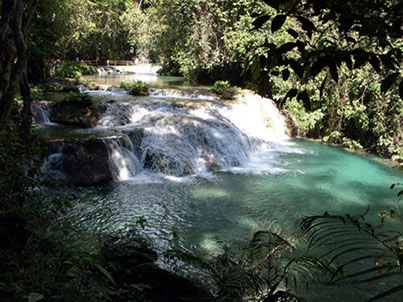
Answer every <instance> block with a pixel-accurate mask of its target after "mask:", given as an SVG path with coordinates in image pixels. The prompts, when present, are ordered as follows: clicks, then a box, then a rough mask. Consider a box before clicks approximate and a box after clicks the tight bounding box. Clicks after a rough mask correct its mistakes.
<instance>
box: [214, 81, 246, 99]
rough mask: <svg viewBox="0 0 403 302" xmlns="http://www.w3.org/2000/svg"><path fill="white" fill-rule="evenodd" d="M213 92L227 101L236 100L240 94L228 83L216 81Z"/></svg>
mask: <svg viewBox="0 0 403 302" xmlns="http://www.w3.org/2000/svg"><path fill="white" fill-rule="evenodd" d="M211 91H212V92H214V93H215V94H217V95H218V96H219V97H220V98H222V99H226V100H231V99H234V98H235V96H236V95H238V94H239V90H238V88H236V87H233V86H231V84H230V83H229V82H228V81H216V82H215V83H214V85H213V87H211Z"/></svg>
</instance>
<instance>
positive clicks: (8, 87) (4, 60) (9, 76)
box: [0, 0, 38, 125]
mask: <svg viewBox="0 0 403 302" xmlns="http://www.w3.org/2000/svg"><path fill="white" fill-rule="evenodd" d="M37 2H38V1H37V0H33V1H32V2H31V6H30V7H29V8H27V9H26V11H27V12H28V13H27V14H25V15H24V4H23V1H22V0H4V1H3V4H2V8H1V20H0V45H1V46H2V47H1V49H0V124H2V125H4V124H6V123H7V121H8V120H9V118H10V112H11V109H12V107H13V104H14V99H15V94H16V92H17V89H18V87H20V88H21V93H22V95H23V100H24V109H23V112H24V113H27V115H29V114H30V108H29V109H28V106H29V107H30V106H31V100H30V92H29V85H28V79H27V76H26V70H27V63H28V48H27V31H28V25H29V23H30V21H31V18H32V15H33V13H34V11H35V8H36V5H37Z"/></svg>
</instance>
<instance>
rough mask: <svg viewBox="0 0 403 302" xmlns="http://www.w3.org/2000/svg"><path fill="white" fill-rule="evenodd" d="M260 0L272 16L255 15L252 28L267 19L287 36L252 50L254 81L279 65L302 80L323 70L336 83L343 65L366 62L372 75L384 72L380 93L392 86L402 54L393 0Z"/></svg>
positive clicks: (356, 66)
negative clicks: (346, 0)
mask: <svg viewBox="0 0 403 302" xmlns="http://www.w3.org/2000/svg"><path fill="white" fill-rule="evenodd" d="M264 2H265V3H266V4H268V5H269V6H271V7H272V8H274V9H275V10H276V11H277V13H278V14H277V15H276V16H275V17H274V18H272V16H271V13H267V12H266V11H264V12H262V13H260V14H259V15H258V17H257V19H256V20H255V21H254V25H255V28H257V29H258V28H262V27H264V26H265V24H266V23H267V22H268V21H269V20H271V31H272V32H273V33H274V32H277V31H278V30H279V29H280V28H281V29H283V31H287V33H288V34H289V37H290V39H289V41H286V42H285V43H268V42H266V43H264V44H262V46H261V49H260V50H258V51H255V55H254V58H253V60H252V61H251V62H252V64H251V69H252V73H253V77H254V78H255V80H257V81H261V82H264V81H267V80H268V78H270V77H271V76H276V73H277V72H278V70H276V68H278V67H281V68H282V69H284V70H288V72H294V73H295V74H296V75H297V76H298V78H299V79H300V80H301V81H302V82H304V81H305V80H306V79H308V78H315V77H316V76H317V75H318V74H319V73H320V72H321V71H322V70H326V71H327V72H328V74H329V77H331V78H332V79H333V81H334V82H335V83H338V81H339V77H340V72H341V69H342V67H343V66H347V68H349V70H355V69H359V68H361V67H362V66H363V65H365V64H370V65H371V67H372V68H373V70H374V71H375V72H376V73H378V74H380V75H382V76H386V77H385V78H384V79H383V80H382V86H381V92H382V93H384V92H386V91H387V90H388V89H389V88H390V87H391V86H392V85H395V86H396V87H397V86H398V84H397V83H398V82H399V81H401V75H400V72H399V62H400V61H401V56H402V51H401V45H399V43H401V42H399V38H400V37H401V36H402V34H403V32H402V29H401V27H400V25H399V24H400V23H401V20H400V19H401V18H400V17H401V16H400V15H399V13H396V12H397V11H400V9H401V4H400V3H399V2H394V1H377V2H370V3H369V2H366V1H355V2H349V3H347V4H346V2H345V1H343V0H336V1H330V2H325V3H324V2H321V1H318V0H300V1H282V2H281V4H280V2H278V1H264ZM273 3H275V5H274V4H273ZM375 43H376V47H374V45H375ZM264 88H266V87H261V89H262V90H261V93H263V94H268V93H270V91H269V90H268V89H264ZM299 93H300V94H301V93H303V91H300V92H299Z"/></svg>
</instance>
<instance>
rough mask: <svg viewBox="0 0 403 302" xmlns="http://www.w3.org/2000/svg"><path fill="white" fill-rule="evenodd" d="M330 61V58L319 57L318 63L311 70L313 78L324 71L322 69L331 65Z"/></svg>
mask: <svg viewBox="0 0 403 302" xmlns="http://www.w3.org/2000/svg"><path fill="white" fill-rule="evenodd" d="M329 62H330V59H329V57H327V56H325V57H319V58H318V59H317V60H316V62H314V63H313V64H312V67H311V68H310V74H311V76H312V77H315V76H316V75H317V74H318V73H319V72H321V71H322V69H323V68H324V67H325V66H327V65H329Z"/></svg>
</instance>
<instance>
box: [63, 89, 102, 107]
mask: <svg viewBox="0 0 403 302" xmlns="http://www.w3.org/2000/svg"><path fill="white" fill-rule="evenodd" d="M62 102H63V103H65V102H68V103H69V104H73V103H74V104H77V105H80V106H83V107H91V106H92V105H93V103H94V100H93V98H92V97H91V96H90V95H88V94H86V93H77V92H69V93H68V94H66V95H65V96H64V98H63V100H62Z"/></svg>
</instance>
